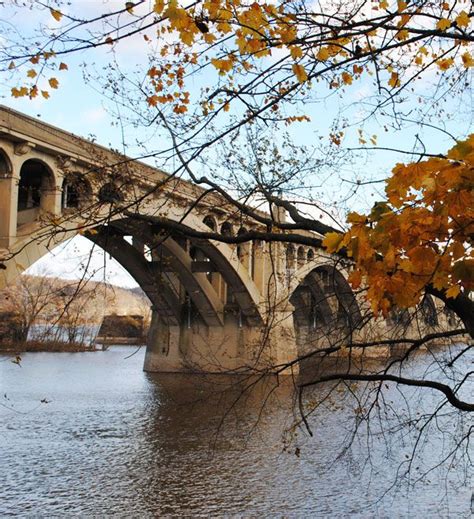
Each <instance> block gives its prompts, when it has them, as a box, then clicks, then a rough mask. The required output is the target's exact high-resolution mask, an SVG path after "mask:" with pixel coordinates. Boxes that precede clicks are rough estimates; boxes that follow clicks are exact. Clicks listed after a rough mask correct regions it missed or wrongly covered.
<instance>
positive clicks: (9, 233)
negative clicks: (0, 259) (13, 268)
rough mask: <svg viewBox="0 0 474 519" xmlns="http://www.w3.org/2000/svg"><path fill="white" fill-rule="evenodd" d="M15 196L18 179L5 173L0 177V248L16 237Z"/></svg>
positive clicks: (6, 246) (8, 245)
mask: <svg viewBox="0 0 474 519" xmlns="http://www.w3.org/2000/svg"><path fill="white" fill-rule="evenodd" d="M17 198H18V179H17V178H15V177H14V176H13V175H11V174H8V173H5V174H4V176H1V177H0V249H7V248H8V247H10V246H11V245H12V244H13V241H14V239H15V237H16V226H17V208H16V200H17ZM14 202H15V203H14Z"/></svg>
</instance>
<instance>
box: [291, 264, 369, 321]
mask: <svg viewBox="0 0 474 519" xmlns="http://www.w3.org/2000/svg"><path fill="white" fill-rule="evenodd" d="M345 274H346V273H345V272H344V270H343V269H338V268H337V267H336V266H335V265H332V264H330V263H328V258H324V257H322V258H320V264H319V265H316V266H315V264H314V263H312V264H308V265H305V266H304V267H303V268H300V269H298V271H297V272H296V273H295V274H294V276H293V277H294V279H293V280H292V282H291V283H290V288H289V292H290V298H289V299H290V302H292V304H293V305H295V303H296V304H297V305H301V304H303V308H304V307H305V304H306V306H307V302H308V301H309V303H310V306H311V304H313V305H316V306H317V307H318V308H317V309H315V310H312V312H313V318H316V317H317V316H318V314H319V318H320V320H321V322H322V323H323V324H326V325H330V324H334V325H336V324H337V325H338V326H340V325H341V324H342V325H344V326H345V327H346V328H347V329H348V330H350V331H352V330H356V329H357V328H359V327H360V326H361V324H362V314H361V311H360V307H359V304H358V302H357V299H356V297H355V294H354V292H353V291H352V288H351V287H350V285H349V283H348V282H347V279H346V276H345ZM304 292H306V296H304ZM309 293H310V294H311V299H308V297H309V296H308V294H309ZM302 298H303V299H302ZM305 300H306V303H305V302H304V301H305ZM331 300H333V301H334V300H335V301H336V302H337V307H334V306H335V305H334V303H333V304H331ZM295 310H296V308H295ZM303 311H304V310H303ZM297 313H299V315H296V316H295V318H296V319H301V310H299V309H298V310H297ZM306 319H307V316H306ZM296 322H297V321H295V323H296Z"/></svg>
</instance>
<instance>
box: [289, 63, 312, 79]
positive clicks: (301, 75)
mask: <svg viewBox="0 0 474 519" xmlns="http://www.w3.org/2000/svg"><path fill="white" fill-rule="evenodd" d="M291 68H292V70H293V73H294V74H295V76H296V78H297V79H298V81H299V82H300V83H304V82H305V81H306V80H307V79H308V74H307V73H306V70H305V68H304V67H303V65H297V64H296V63H294V64H293V65H292V66H291Z"/></svg>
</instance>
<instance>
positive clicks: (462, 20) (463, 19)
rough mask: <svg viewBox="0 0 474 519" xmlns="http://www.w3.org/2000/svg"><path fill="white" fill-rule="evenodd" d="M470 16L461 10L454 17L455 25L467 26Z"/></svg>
mask: <svg viewBox="0 0 474 519" xmlns="http://www.w3.org/2000/svg"><path fill="white" fill-rule="evenodd" d="M469 22H470V18H469V15H468V14H467V13H466V11H461V12H460V13H459V15H458V16H457V17H456V25H457V26H458V27H467V26H468V25H469Z"/></svg>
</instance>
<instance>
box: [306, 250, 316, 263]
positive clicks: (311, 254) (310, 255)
mask: <svg viewBox="0 0 474 519" xmlns="http://www.w3.org/2000/svg"><path fill="white" fill-rule="evenodd" d="M313 260H314V250H313V249H308V254H307V255H306V261H307V262H308V263H310V262H311V261H313Z"/></svg>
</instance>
